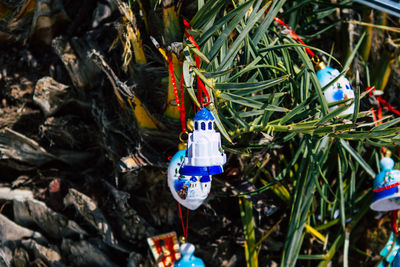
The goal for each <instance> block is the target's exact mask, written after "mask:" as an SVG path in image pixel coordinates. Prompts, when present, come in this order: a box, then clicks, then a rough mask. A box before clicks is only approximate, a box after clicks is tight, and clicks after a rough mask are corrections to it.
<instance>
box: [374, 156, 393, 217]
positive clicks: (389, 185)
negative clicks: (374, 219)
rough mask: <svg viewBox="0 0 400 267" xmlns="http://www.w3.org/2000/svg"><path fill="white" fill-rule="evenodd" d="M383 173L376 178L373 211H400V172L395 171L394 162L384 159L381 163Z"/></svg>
mask: <svg viewBox="0 0 400 267" xmlns="http://www.w3.org/2000/svg"><path fill="white" fill-rule="evenodd" d="M379 166H380V168H381V172H380V173H378V174H377V175H376V176H375V180H374V196H373V200H372V204H371V206H370V207H371V209H373V210H375V211H390V210H398V209H400V171H399V170H394V169H393V168H394V161H393V160H392V159H391V158H389V157H384V158H383V159H381V161H380V162H379Z"/></svg>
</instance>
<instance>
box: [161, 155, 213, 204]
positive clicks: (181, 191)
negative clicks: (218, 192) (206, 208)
mask: <svg viewBox="0 0 400 267" xmlns="http://www.w3.org/2000/svg"><path fill="white" fill-rule="evenodd" d="M185 154H186V149H184V150H179V151H178V152H177V153H176V154H175V155H174V156H173V157H172V159H171V161H170V163H169V167H168V187H169V189H170V191H171V193H172V196H173V197H174V198H175V200H176V201H178V202H179V203H181V204H182V205H183V206H184V207H186V208H188V209H190V210H195V209H197V208H198V207H199V206H200V205H201V204H202V203H203V202H204V200H205V199H206V198H207V196H208V194H209V193H210V189H211V180H212V177H211V175H203V176H196V175H182V174H180V173H179V169H180V168H181V166H182V163H183V160H184V158H185Z"/></svg>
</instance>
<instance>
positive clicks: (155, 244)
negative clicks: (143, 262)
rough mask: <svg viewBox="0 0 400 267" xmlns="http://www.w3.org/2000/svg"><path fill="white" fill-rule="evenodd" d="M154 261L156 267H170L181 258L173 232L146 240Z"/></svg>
mask: <svg viewBox="0 0 400 267" xmlns="http://www.w3.org/2000/svg"><path fill="white" fill-rule="evenodd" d="M147 243H148V244H149V246H150V249H151V252H152V253H153V256H154V259H155V260H156V261H157V262H158V264H157V266H158V267H167V266H172V264H173V263H174V262H175V261H176V260H177V259H179V258H180V257H181V254H180V253H179V244H178V238H177V236H176V233H175V232H170V233H166V234H162V235H157V236H152V237H149V238H147Z"/></svg>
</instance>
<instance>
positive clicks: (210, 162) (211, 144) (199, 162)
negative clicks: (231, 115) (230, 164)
mask: <svg viewBox="0 0 400 267" xmlns="http://www.w3.org/2000/svg"><path fill="white" fill-rule="evenodd" d="M193 123H194V130H193V132H192V133H190V134H189V137H188V144H187V152H186V155H185V159H184V163H183V166H182V168H181V169H180V171H179V173H180V174H183V175H189V176H193V175H195V176H207V175H214V174H218V173H222V172H223V171H224V170H223V167H222V165H223V164H225V162H226V155H225V153H224V151H223V150H222V147H221V136H220V134H219V133H218V132H216V131H215V125H214V117H213V115H212V114H211V112H210V111H209V110H208V109H207V108H202V109H201V110H200V111H199V112H197V113H196V116H195V117H194V118H193Z"/></svg>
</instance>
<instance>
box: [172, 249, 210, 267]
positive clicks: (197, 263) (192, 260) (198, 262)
mask: <svg viewBox="0 0 400 267" xmlns="http://www.w3.org/2000/svg"><path fill="white" fill-rule="evenodd" d="M179 250H180V252H181V254H182V257H181V258H180V259H179V260H177V261H176V262H175V263H174V267H205V265H204V262H203V260H202V259H200V258H198V257H196V256H194V255H193V253H194V250H195V248H194V246H193V245H192V244H190V243H185V244H182V245H181V247H180V249H179Z"/></svg>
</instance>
